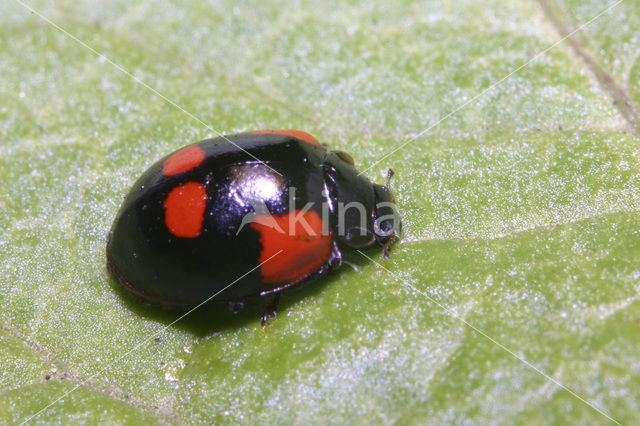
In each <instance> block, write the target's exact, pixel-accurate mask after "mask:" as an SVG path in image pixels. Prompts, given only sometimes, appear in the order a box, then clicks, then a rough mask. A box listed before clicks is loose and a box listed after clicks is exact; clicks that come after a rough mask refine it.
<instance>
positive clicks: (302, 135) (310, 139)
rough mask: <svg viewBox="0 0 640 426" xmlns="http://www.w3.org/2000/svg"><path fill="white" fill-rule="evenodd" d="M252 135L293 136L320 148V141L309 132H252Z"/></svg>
mask: <svg viewBox="0 0 640 426" xmlns="http://www.w3.org/2000/svg"><path fill="white" fill-rule="evenodd" d="M251 134H252V135H283V136H291V137H294V138H298V139H300V140H301V141H305V142H306V143H310V144H311V145H316V146H320V143H318V140H317V139H316V138H314V137H313V136H311V135H310V134H309V133H307V132H303V131H301V130H256V131H255V132H251Z"/></svg>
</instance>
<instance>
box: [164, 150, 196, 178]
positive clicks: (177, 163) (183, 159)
mask: <svg viewBox="0 0 640 426" xmlns="http://www.w3.org/2000/svg"><path fill="white" fill-rule="evenodd" d="M204 156H205V152H204V150H203V149H202V148H200V147H199V146H198V145H191V146H188V147H186V148H183V149H181V150H180V151H178V152H176V153H175V154H173V155H171V157H169V158H167V159H166V160H164V163H163V164H162V173H164V175H165V176H174V175H177V174H180V173H184V172H186V171H188V170H191V169H193V168H194V167H197V166H199V165H200V164H201V163H202V162H203V161H204Z"/></svg>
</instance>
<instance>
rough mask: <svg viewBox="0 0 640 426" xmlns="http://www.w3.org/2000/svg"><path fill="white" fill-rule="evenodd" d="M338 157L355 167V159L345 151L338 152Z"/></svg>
mask: <svg viewBox="0 0 640 426" xmlns="http://www.w3.org/2000/svg"><path fill="white" fill-rule="evenodd" d="M336 155H338V157H340V159H341V160H342V161H344V162H347V163H349V164H351V165H352V166H355V163H354V162H353V158H352V157H351V156H350V155H349V154H347V153H346V152H344V151H336Z"/></svg>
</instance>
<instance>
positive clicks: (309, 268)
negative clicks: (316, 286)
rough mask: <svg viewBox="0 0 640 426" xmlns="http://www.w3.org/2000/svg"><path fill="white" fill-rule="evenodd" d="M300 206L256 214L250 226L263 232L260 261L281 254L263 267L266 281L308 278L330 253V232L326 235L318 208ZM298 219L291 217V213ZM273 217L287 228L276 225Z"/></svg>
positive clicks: (263, 275)
mask: <svg viewBox="0 0 640 426" xmlns="http://www.w3.org/2000/svg"><path fill="white" fill-rule="evenodd" d="M299 214H300V210H297V211H296V212H294V213H287V214H283V215H280V216H275V215H273V216H270V217H268V216H267V217H261V216H260V215H258V216H256V218H255V219H254V222H253V223H251V227H252V228H253V229H255V230H256V231H258V232H259V233H260V244H262V252H261V253H260V259H259V261H260V262H265V261H266V260H267V259H269V258H271V257H272V256H274V255H275V254H276V253H278V252H279V251H280V250H282V251H281V252H280V254H278V255H277V256H275V257H273V259H271V260H269V261H268V262H266V263H265V264H264V265H262V266H261V267H260V273H261V274H262V280H263V281H264V282H265V283H270V284H278V283H291V282H295V281H298V280H301V279H303V278H305V277H306V276H307V275H309V274H311V273H313V272H315V271H316V270H318V268H320V267H321V266H322V265H324V264H325V263H326V262H327V259H329V256H331V241H332V236H331V234H327V235H323V234H322V229H323V223H322V219H321V218H320V215H319V214H318V213H316V212H315V211H306V212H304V213H302V214H301V216H298V215H299ZM294 215H295V217H298V219H299V220H298V221H295V220H291V219H292V216H294ZM273 221H275V224H277V225H278V227H279V228H280V229H281V230H282V231H284V232H280V230H279V229H278V227H275V226H273V224H274V223H273ZM303 221H304V222H305V223H306V224H308V225H309V226H308V227H306V226H305V225H304V224H303V223H302V222H303ZM310 231H311V232H310Z"/></svg>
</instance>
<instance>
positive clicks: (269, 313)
mask: <svg viewBox="0 0 640 426" xmlns="http://www.w3.org/2000/svg"><path fill="white" fill-rule="evenodd" d="M279 301H280V293H276V294H274V295H273V299H272V300H271V303H269V305H267V308H266V309H265V310H264V314H262V325H263V326H265V325H267V322H268V321H269V317H274V318H276V317H277V316H278V311H277V309H278V302H279Z"/></svg>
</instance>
